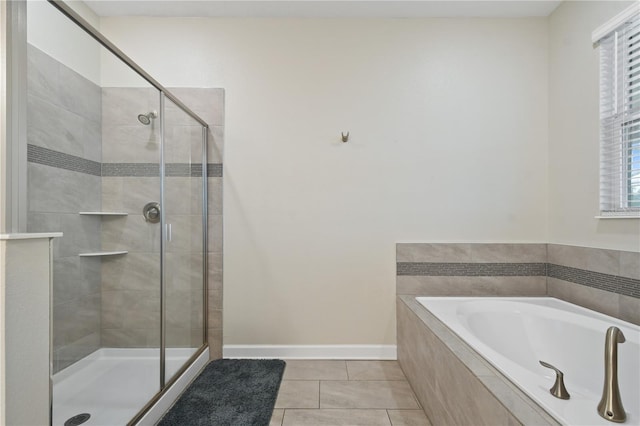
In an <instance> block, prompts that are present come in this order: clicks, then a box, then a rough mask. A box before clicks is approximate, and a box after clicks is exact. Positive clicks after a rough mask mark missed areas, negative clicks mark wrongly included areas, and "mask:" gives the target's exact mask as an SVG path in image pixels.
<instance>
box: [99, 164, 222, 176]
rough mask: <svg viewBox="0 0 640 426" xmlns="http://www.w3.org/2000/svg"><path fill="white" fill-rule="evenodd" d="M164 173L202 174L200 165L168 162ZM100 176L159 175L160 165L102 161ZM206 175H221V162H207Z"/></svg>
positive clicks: (177, 174) (170, 174)
mask: <svg viewBox="0 0 640 426" xmlns="http://www.w3.org/2000/svg"><path fill="white" fill-rule="evenodd" d="M165 174H166V176H167V177H197V176H202V165H201V164H190V163H168V164H167V165H166V166H165ZM102 176H121V177H133V176H135V177H157V176H160V166H159V165H158V164H157V163H102ZM207 177H222V164H219V163H209V164H207Z"/></svg>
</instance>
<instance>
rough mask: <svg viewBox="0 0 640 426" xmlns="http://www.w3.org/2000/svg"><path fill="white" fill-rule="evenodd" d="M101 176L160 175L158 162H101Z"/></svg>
mask: <svg viewBox="0 0 640 426" xmlns="http://www.w3.org/2000/svg"><path fill="white" fill-rule="evenodd" d="M102 176H129V177H131V176H136V177H157V176H160V165H159V164H158V163H102Z"/></svg>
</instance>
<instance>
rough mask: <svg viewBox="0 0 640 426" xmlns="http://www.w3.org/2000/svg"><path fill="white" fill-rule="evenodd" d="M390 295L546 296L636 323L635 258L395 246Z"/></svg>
mask: <svg viewBox="0 0 640 426" xmlns="http://www.w3.org/2000/svg"><path fill="white" fill-rule="evenodd" d="M396 253H397V259H396V261H397V276H396V293H397V294H399V295H402V294H411V295H429V296H546V295H550V296H553V297H558V298H560V299H563V300H566V301H569V302H572V303H576V304H579V305H582V306H585V307H588V308H590V309H593V310H596V311H599V312H603V313H606V314H608V315H611V316H615V317H617V318H620V319H623V320H625V321H629V322H633V323H635V324H639V323H640V313H639V312H640V253H635V252H625V251H617V250H605V249H595V248H589V247H575V246H567V245H558V244H483V243H453V244H450V243H443V244H437V243H425V244H419V243H411V244H397V246H396Z"/></svg>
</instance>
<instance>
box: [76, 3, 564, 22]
mask: <svg viewBox="0 0 640 426" xmlns="http://www.w3.org/2000/svg"><path fill="white" fill-rule="evenodd" d="M85 3H86V4H87V5H88V6H89V7H90V8H91V9H92V10H93V11H94V12H95V13H96V14H97V15H99V16H165V17H167V16H180V17H247V18H248V17H258V18H289V17H296V18H433V17H438V18H449V17H451V18H461V17H482V18H489V17H492V18H514V17H530V16H548V15H549V14H551V13H552V12H553V11H554V10H555V9H556V7H558V5H559V4H560V3H561V1H548V0H535V1H508V0H502V1H482V0H476V1H468V0H467V1H457V0H448V1H442V0H441V1H421V0H413V1H393V0H391V1H389V0H373V1H370V0H289V1H271V0H258V1H255V0H226V1H211V0H199V1H198V0H196V1H193V0H160V1H158V0H128V1H123V0H85Z"/></svg>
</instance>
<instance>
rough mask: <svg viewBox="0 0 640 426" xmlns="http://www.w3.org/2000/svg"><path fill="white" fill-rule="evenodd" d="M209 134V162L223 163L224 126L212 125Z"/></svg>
mask: <svg viewBox="0 0 640 426" xmlns="http://www.w3.org/2000/svg"><path fill="white" fill-rule="evenodd" d="M207 135H208V136H207V138H208V141H209V146H208V149H207V158H208V161H209V163H213V164H215V163H222V159H223V158H224V126H210V127H209V132H208V134H207Z"/></svg>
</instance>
